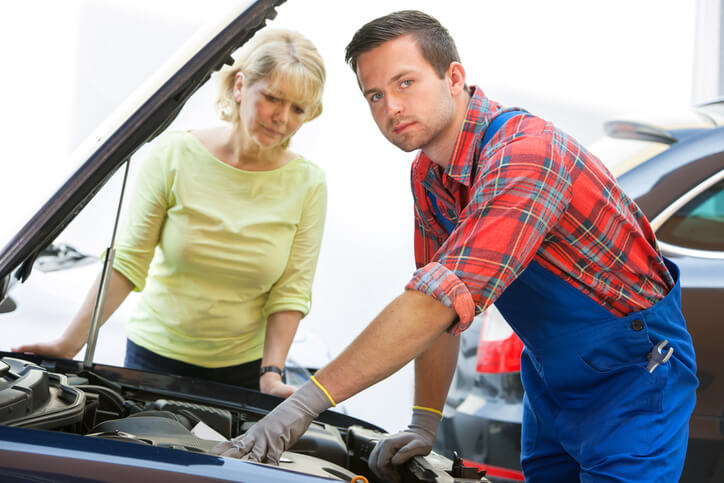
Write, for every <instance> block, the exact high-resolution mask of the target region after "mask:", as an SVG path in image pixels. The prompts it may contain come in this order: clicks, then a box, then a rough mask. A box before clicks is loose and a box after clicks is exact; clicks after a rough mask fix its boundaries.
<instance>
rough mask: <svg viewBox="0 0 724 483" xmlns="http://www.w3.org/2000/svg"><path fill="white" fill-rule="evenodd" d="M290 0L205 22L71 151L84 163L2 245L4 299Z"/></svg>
mask: <svg viewBox="0 0 724 483" xmlns="http://www.w3.org/2000/svg"><path fill="white" fill-rule="evenodd" d="M284 2H285V0H256V1H249V0H238V1H236V2H232V3H234V5H233V7H230V8H229V10H228V12H227V14H226V15H224V16H221V17H220V18H219V19H218V20H217V21H216V22H211V23H209V24H207V25H205V26H204V27H203V28H201V29H200V30H199V31H198V32H197V33H196V34H195V35H194V36H193V37H191V38H190V39H189V40H188V41H187V42H186V43H185V44H184V46H183V47H182V48H180V49H179V50H178V51H177V52H176V54H175V55H174V56H172V57H170V58H169V60H168V61H167V62H165V63H164V64H163V65H162V66H161V68H159V69H158V70H157V71H156V73H155V74H154V75H153V76H151V77H150V78H149V79H148V80H147V81H146V82H145V83H144V84H142V85H141V86H140V87H139V88H138V89H136V91H134V93H133V94H132V95H131V96H130V97H129V98H128V99H127V100H126V102H125V103H124V104H122V105H121V106H120V107H119V108H118V109H116V110H115V111H114V112H113V114H112V115H111V116H110V117H109V118H108V119H107V120H106V121H105V122H104V123H103V124H101V125H100V126H99V127H98V128H97V129H96V130H95V132H94V133H93V134H91V135H90V136H89V137H88V138H87V139H86V141H85V142H84V143H83V144H81V145H80V146H79V148H78V149H76V150H75V151H74V153H73V154H72V155H71V156H72V159H71V162H72V163H73V165H74V166H80V167H79V168H78V169H77V170H76V171H75V172H74V173H73V174H72V175H71V176H70V177H69V178H68V179H67V180H66V181H65V182H64V183H63V185H62V186H61V187H60V188H59V189H58V191H57V192H56V193H55V194H54V195H53V196H52V197H51V198H50V199H49V200H48V201H47V202H46V203H45V204H44V205H43V207H42V208H41V209H40V210H39V211H38V212H37V213H36V214H35V215H34V216H33V217H32V218H31V219H30V221H28V222H27V223H26V224H25V225H24V226H23V228H22V229H21V230H20V231H19V232H18V234H17V235H15V236H14V237H13V238H12V239H11V240H10V241H9V242H8V244H7V245H6V246H5V247H4V248H3V249H2V251H0V302H1V301H2V300H3V299H4V298H5V296H6V295H7V291H8V288H9V286H10V285H11V275H12V274H13V272H15V274H14V276H15V277H16V278H17V279H18V280H21V281H24V280H25V279H27V277H28V275H29V274H30V271H31V269H32V266H33V263H34V261H35V259H36V257H37V256H38V254H39V253H40V252H41V251H42V250H43V249H44V248H45V247H46V246H47V245H49V244H50V243H51V242H52V241H53V240H54V239H55V237H56V236H57V235H58V234H59V233H60V232H61V231H63V229H64V228H65V227H66V226H67V225H68V224H69V223H70V222H71V221H72V220H73V218H75V216H76V215H77V214H78V213H79V212H80V211H81V209H83V207H84V206H85V205H86V204H87V203H88V202H89V201H90V200H91V199H92V198H93V196H95V194H96V193H97V192H98V191H99V190H100V189H101V187H103V185H104V184H105V183H106V182H107V181H108V180H109V179H110V178H111V176H112V175H113V174H114V173H115V172H116V170H117V169H118V168H119V167H120V166H121V165H122V164H123V163H124V162H125V161H126V160H128V159H129V158H130V156H131V155H132V154H133V153H134V152H136V150H138V148H139V147H141V146H142V145H143V144H144V143H146V142H148V141H150V140H152V139H153V138H154V137H155V136H156V135H157V134H160V133H161V132H162V131H163V130H164V129H165V128H166V127H167V126H168V125H169V124H170V123H171V121H172V120H173V119H174V118H175V117H176V115H177V114H178V112H179V111H180V110H181V108H182V107H183V105H184V103H185V102H186V101H187V100H188V98H189V97H190V96H191V95H192V94H193V93H194V92H195V91H196V90H197V89H198V88H199V87H200V86H201V85H202V84H203V83H204V82H206V81H207V80H208V79H209V77H210V76H211V74H212V73H213V72H214V71H216V70H218V69H219V68H220V67H221V66H222V65H224V64H225V63H230V62H233V59H232V57H231V54H232V52H233V51H235V50H236V49H238V48H239V47H240V46H241V45H243V44H244V43H245V42H246V41H247V40H249V39H250V38H251V37H252V36H253V35H254V33H255V32H256V31H257V30H259V29H260V28H262V27H263V26H264V25H265V23H266V21H267V19H273V18H274V17H275V16H276V10H275V9H276V7H277V6H279V5H280V4H282V3H284Z"/></svg>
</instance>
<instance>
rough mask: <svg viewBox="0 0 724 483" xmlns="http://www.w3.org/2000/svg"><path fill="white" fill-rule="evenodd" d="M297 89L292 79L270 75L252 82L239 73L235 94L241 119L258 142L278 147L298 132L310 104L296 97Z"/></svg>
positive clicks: (251, 136)
mask: <svg viewBox="0 0 724 483" xmlns="http://www.w3.org/2000/svg"><path fill="white" fill-rule="evenodd" d="M294 92H295V89H294V85H292V84H291V83H290V82H289V81H284V80H280V81H274V82H270V79H268V78H267V79H261V80H259V81H257V82H255V83H253V84H251V85H248V83H245V82H244V77H243V75H242V74H241V73H238V74H236V78H235V82H234V91H233V95H234V101H236V102H238V103H239V122H240V124H241V126H242V127H243V129H244V130H245V131H246V132H247V134H248V135H249V137H250V138H251V139H252V140H253V141H254V142H256V143H257V144H259V145H260V146H262V147H266V148H274V147H277V146H279V145H281V144H282V143H284V141H286V140H288V139H289V138H291V137H292V136H293V135H294V133H295V132H297V130H298V129H299V128H300V127H301V125H302V124H303V123H304V120H305V119H306V111H307V106H304V105H302V104H300V103H299V102H298V101H295V100H294V98H293V94H294Z"/></svg>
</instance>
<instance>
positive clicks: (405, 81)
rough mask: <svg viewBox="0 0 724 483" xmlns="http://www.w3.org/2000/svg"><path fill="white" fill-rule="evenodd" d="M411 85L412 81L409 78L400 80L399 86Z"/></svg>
mask: <svg viewBox="0 0 724 483" xmlns="http://www.w3.org/2000/svg"><path fill="white" fill-rule="evenodd" d="M411 85H412V81H411V80H409V79H408V80H403V81H402V82H400V87H403V88H404V87H410V86H411Z"/></svg>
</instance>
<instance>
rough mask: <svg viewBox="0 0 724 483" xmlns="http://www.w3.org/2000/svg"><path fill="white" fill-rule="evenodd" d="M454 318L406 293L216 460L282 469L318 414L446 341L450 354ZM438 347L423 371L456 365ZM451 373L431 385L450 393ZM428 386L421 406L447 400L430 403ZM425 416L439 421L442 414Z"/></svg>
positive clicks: (218, 450)
mask: <svg viewBox="0 0 724 483" xmlns="http://www.w3.org/2000/svg"><path fill="white" fill-rule="evenodd" d="M455 317H457V314H456V313H455V311H454V310H453V309H451V308H449V307H447V306H445V305H444V304H443V303H442V302H438V301H437V300H435V299H433V298H432V297H430V296H428V295H425V294H422V293H420V292H417V291H414V290H408V291H406V292H404V293H403V294H402V295H400V296H399V297H397V298H396V299H395V300H393V301H392V302H391V303H390V304H389V305H388V306H387V307H385V309H384V310H383V311H382V312H381V313H380V315H378V316H377V317H376V318H375V320H373V321H372V323H370V325H368V326H367V328H366V329H365V330H364V331H362V333H361V334H360V335H359V336H357V338H356V339H355V340H354V341H353V342H352V344H350V345H349V347H347V349H345V350H344V352H342V354H340V355H339V356H337V358H335V359H334V360H333V361H332V362H330V363H329V364H327V365H326V366H325V367H323V368H322V369H320V370H319V371H318V372H317V373H316V374H315V375H314V376H312V378H311V380H310V381H308V382H306V383H305V384H304V385H302V386H301V387H300V388H299V389H298V390H297V391H296V392H295V393H294V394H292V395H291V396H289V397H288V398H287V399H286V400H285V401H283V402H282V403H281V404H279V405H278V406H277V407H276V408H274V409H273V410H272V411H271V412H270V413H269V414H267V415H266V416H265V417H264V418H262V419H261V420H260V421H259V422H257V423H256V424H255V425H254V426H253V427H252V428H251V429H249V430H248V431H247V432H246V433H244V434H243V435H242V436H239V437H237V438H235V439H233V440H231V441H228V442H222V443H219V444H218V445H216V446H215V447H214V448H213V449H212V450H211V452H212V454H219V455H223V456H231V457H235V458H241V457H242V456H244V455H247V454H248V455H249V459H250V460H252V461H259V462H267V463H273V464H278V463H279V458H280V457H281V455H282V452H283V451H285V450H286V449H287V448H288V447H289V446H291V445H293V444H294V443H295V442H296V441H297V439H299V437H300V436H301V435H302V434H303V433H304V431H306V430H307V428H308V427H309V424H311V422H312V420H313V419H314V418H315V417H317V416H318V415H319V413H321V412H322V411H324V410H326V409H328V408H329V407H330V406H332V405H334V404H336V403H337V402H341V401H344V400H345V399H347V398H349V397H350V396H352V395H354V394H356V393H358V392H360V391H362V390H363V389H365V388H367V387H369V386H371V385H373V384H375V383H376V382H378V381H380V380H382V379H384V378H385V377H387V376H389V375H390V374H392V373H393V372H395V371H397V370H398V369H399V368H401V367H402V366H404V365H405V364H407V363H408V362H409V361H411V360H412V359H414V358H415V357H417V356H418V355H420V354H422V353H423V352H425V351H426V350H428V349H429V348H430V347H432V346H433V343H435V342H436V341H438V340H443V341H445V342H444V343H442V342H441V343H440V344H441V346H448V350H449V349H450V347H449V341H447V339H441V335H442V334H443V332H444V331H445V329H446V328H447V327H449V326H450V324H451V323H452V322H453V320H454V319H455ZM434 345H435V348H434V349H432V350H431V352H430V354H425V357H423V358H422V366H421V368H420V370H423V368H428V365H430V364H433V363H434V361H435V360H437V358H438V357H440V354H441V353H444V354H446V356H445V357H446V360H448V361H449V360H451V359H450V358H449V355H448V354H447V352H446V351H444V350H441V347H438V345H437V344H434ZM452 364H453V365H454V362H453V363H452ZM450 370H451V369H445V370H442V371H439V368H436V370H435V371H433V372H434V373H435V376H434V377H432V378H431V380H432V381H436V382H434V384H437V385H439V386H440V387H442V386H443V385H444V386H445V389H446V388H447V386H448V385H449V383H450V382H449V380H447V379H449V377H450ZM443 383H444V384H443ZM423 386H425V387H426V389H424V390H422V391H421V393H420V394H421V396H420V401H421V402H423V401H424V402H427V401H430V402H432V403H434V402H435V401H442V400H444V397H445V396H444V394H442V395H438V396H437V398H429V396H428V395H431V394H432V393H433V392H434V387H432V386H429V387H428V385H427V383H426V384H424V385H423ZM443 392H444V390H443ZM423 412H426V413H427V414H428V415H430V414H432V415H433V416H434V417H436V418H439V415H438V414H435V413H431V412H429V411H423ZM438 423H439V419H438Z"/></svg>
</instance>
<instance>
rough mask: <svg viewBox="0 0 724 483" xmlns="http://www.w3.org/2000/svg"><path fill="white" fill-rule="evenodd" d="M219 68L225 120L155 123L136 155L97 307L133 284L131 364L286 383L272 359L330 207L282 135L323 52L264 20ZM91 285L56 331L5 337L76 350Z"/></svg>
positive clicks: (304, 309)
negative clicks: (137, 165)
mask: <svg viewBox="0 0 724 483" xmlns="http://www.w3.org/2000/svg"><path fill="white" fill-rule="evenodd" d="M217 77H218V81H219V87H220V95H219V98H218V100H217V108H218V111H219V113H220V117H221V118H222V119H223V120H224V121H227V124H226V125H224V126H221V127H215V128H211V129H204V130H193V131H184V132H169V133H165V134H164V135H163V136H161V137H160V138H159V139H158V140H157V141H156V143H155V146H154V149H153V150H152V152H151V154H150V155H149V157H148V159H147V160H146V161H145V163H144V165H143V167H142V168H141V171H140V173H139V175H138V178H137V185H136V188H135V192H134V195H133V198H132V201H131V206H130V209H129V213H128V218H127V221H126V224H125V226H124V229H123V230H122V231H121V232H120V235H119V240H118V241H117V243H116V255H115V258H114V263H113V270H112V273H111V278H110V286H109V293H108V298H107V299H106V304H105V307H106V311H105V312H106V313H105V315H104V320H105V319H106V318H107V317H108V316H110V314H111V313H112V312H113V311H114V310H115V309H116V308H117V307H118V306H119V305H120V303H121V302H122V301H123V300H124V299H125V298H126V297H127V296H128V294H129V293H130V291H131V290H139V291H141V298H140V302H139V305H138V309H137V311H136V313H135V314H134V315H133V316H132V317H131V319H130V320H129V322H128V325H127V336H128V340H127V346H126V360H125V364H126V366H127V367H132V368H139V369H146V370H155V371H162V372H170V373H175V374H180V375H188V376H194V377H200V378H205V379H211V380H216V381H220V382H224V383H228V384H237V385H241V386H244V387H250V388H257V389H260V390H261V391H263V392H266V393H270V394H275V395H278V396H282V397H286V396H288V395H289V394H291V393H292V392H294V388H293V387H292V386H289V385H287V384H285V383H284V382H283V380H282V370H283V367H284V362H285V360H286V357H287V353H288V351H289V347H290V345H291V343H292V340H293V338H294V334H295V332H296V330H297V327H298V324H299V321H300V319H301V318H302V317H303V316H305V315H306V314H307V313H308V311H309V308H310V301H311V285H312V279H313V276H314V271H315V268H316V263H317V257H318V254H319V247H320V243H321V238H322V231H323V225H324V216H325V211H326V185H325V180H324V174H323V172H322V170H321V169H320V168H319V167H317V166H316V165H314V164H313V163H312V162H310V161H308V160H306V159H305V158H303V157H302V156H300V155H299V154H296V153H294V152H292V151H290V150H289V143H290V140H291V138H292V136H293V135H294V134H295V133H296V132H297V130H298V129H299V128H300V127H301V126H302V124H304V123H305V122H307V121H310V120H312V119H314V118H315V117H317V116H318V115H319V114H320V113H321V111H322V104H321V96H322V89H323V85H324V80H325V70H324V65H323V62H322V59H321V57H320V55H319V53H318V52H317V50H316V48H315V47H314V45H313V44H312V43H311V42H310V41H309V40H307V39H306V38H304V37H303V36H301V35H300V34H298V33H296V32H292V31H287V30H263V31H260V32H259V33H257V34H256V35H255V37H254V38H253V39H252V40H251V41H250V42H248V43H247V44H246V45H245V46H244V47H243V48H242V49H241V50H240V52H239V55H238V57H237V60H236V61H235V63H234V64H233V65H232V66H231V67H226V68H224V69H222V71H221V72H220V73H219V74H217ZM97 287H98V281H96V283H95V285H94V286H93V287H91V289H90V291H89V293H88V295H87V297H86V300H85V301H84V303H83V304H82V306H81V308H80V310H79V312H78V314H77V315H76V316H75V317H74V319H73V321H72V322H71V324H70V325H69V326H68V327H67V328H66V330H65V331H64V333H63V334H62V335H61V337H60V338H58V339H57V340H55V341H51V342H46V343H39V344H29V345H24V346H21V347H18V348H15V349H13V350H14V351H17V352H33V353H39V354H45V355H50V356H58V357H66V358H72V357H74V356H75V355H76V354H77V353H78V352H79V351H80V350H81V349H82V347H83V345H84V344H85V342H86V338H87V334H88V328H89V325H90V319H91V314H92V307H93V303H94V301H95V297H96V293H97V290H98V288H97Z"/></svg>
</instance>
